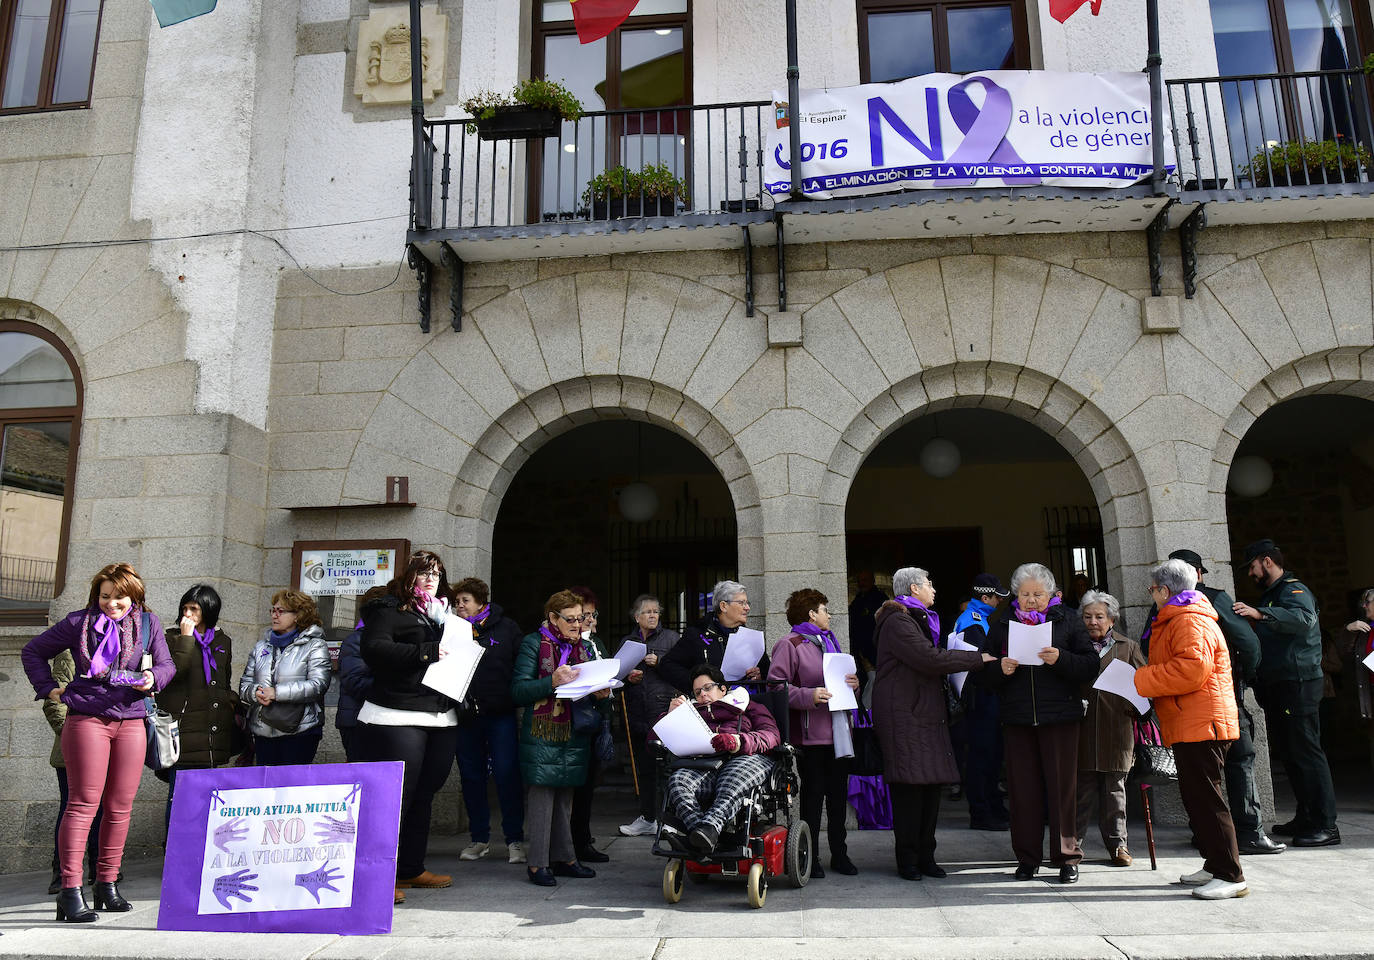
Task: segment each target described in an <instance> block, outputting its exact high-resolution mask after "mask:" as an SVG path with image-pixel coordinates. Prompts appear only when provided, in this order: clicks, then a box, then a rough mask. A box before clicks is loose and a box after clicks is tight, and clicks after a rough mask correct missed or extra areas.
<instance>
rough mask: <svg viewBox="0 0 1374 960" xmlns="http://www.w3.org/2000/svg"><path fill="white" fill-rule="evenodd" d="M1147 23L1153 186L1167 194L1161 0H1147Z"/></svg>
mask: <svg viewBox="0 0 1374 960" xmlns="http://www.w3.org/2000/svg"><path fill="white" fill-rule="evenodd" d="M1145 23H1146V33H1147V36H1148V45H1149V51H1148V53H1147V55H1146V57H1145V69H1146V70H1148V71H1149V74H1150V142H1151V144H1152V145H1153V147H1154V156H1153V163H1154V169H1153V170H1152V171H1151V172H1150V190H1151V191H1152V192H1153V193H1154V195H1155V196H1157V197H1158V196H1163V195H1164V71H1163V67H1162V64H1163V63H1164V58H1163V57H1162V56H1161V55H1160V52H1159V0H1145Z"/></svg>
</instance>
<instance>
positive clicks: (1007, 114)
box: [943, 77, 1040, 187]
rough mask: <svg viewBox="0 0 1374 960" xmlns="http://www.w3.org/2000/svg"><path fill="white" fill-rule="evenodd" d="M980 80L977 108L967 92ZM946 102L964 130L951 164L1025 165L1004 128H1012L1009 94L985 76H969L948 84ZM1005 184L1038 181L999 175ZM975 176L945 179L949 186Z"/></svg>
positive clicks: (965, 184)
mask: <svg viewBox="0 0 1374 960" xmlns="http://www.w3.org/2000/svg"><path fill="white" fill-rule="evenodd" d="M975 83H976V84H979V85H980V86H982V88H983V93H984V96H983V106H982V107H981V108H980V107H978V106H976V105H975V104H974V102H973V98H972V97H970V96H969V95H968V87H970V86H971V85H973V84H975ZM946 96H947V98H948V102H949V116H950V119H952V120H953V121H954V123H955V125H956V126H957V127H958V128H959V129H960V130H961V131H962V132H963V134H964V141H963V143H961V144H959V149H957V150H955V151H954V154H953V155H952V156H951V157H950V158H949V159H948V161H947V162H948V163H951V164H977V163H1000V164H1017V165H1024V164H1025V162H1026V161H1024V160H1022V159H1021V157H1020V155H1018V154H1017V152H1016V150H1015V149H1014V148H1013V147H1012V145H1011V144H1010V143H1008V142H1007V139H1006V137H1007V130H1009V129H1010V128H1011V118H1012V105H1011V94H1010V93H1008V92H1007V91H1006V90H1004V89H1003V88H1002V87H999V86H998V85H997V84H996V83H994V82H992V81H991V80H989V79H988V78H987V77H969V78H968V79H967V80H965V81H964V82H963V83H960V84H958V85H956V86H953V87H951V88H950V90H949V93H948V94H947V95H946ZM999 179H1001V180H1002V181H1003V182H1004V183H1006V184H1007V186H1012V187H1016V186H1033V185H1035V184H1038V183H1039V182H1040V178H1039V177H1034V176H1008V177H1001V178H999ZM977 180H978V178H977V177H968V178H966V179H959V180H945V181H943V185H945V186H949V187H971V186H973V185H974V183H976V182H977Z"/></svg>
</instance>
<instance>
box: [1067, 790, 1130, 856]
mask: <svg viewBox="0 0 1374 960" xmlns="http://www.w3.org/2000/svg"><path fill="white" fill-rule="evenodd" d="M1094 807H1096V808H1097V825H1098V828H1099V829H1100V830H1101V831H1102V842H1103V844H1105V845H1106V847H1107V855H1108V856H1111V855H1112V854H1114V853H1115V852H1116V848H1117V847H1124V846H1125V845H1126V771H1124V770H1122V771H1109V772H1106V773H1102V772H1098V771H1095V770H1079V771H1078V818H1077V819H1078V842H1079V843H1080V844H1081V843H1082V842H1083V840H1084V839H1086V838H1087V835H1088V821H1089V820H1091V819H1092V815H1093V808H1094Z"/></svg>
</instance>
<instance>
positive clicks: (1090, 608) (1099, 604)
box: [1077, 590, 1145, 867]
mask: <svg viewBox="0 0 1374 960" xmlns="http://www.w3.org/2000/svg"><path fill="white" fill-rule="evenodd" d="M1078 613H1079V616H1081V617H1082V618H1083V626H1085V627H1086V628H1087V630H1088V639H1089V640H1090V641H1092V645H1093V649H1094V650H1095V651H1096V652H1097V663H1098V671H1097V672H1098V674H1099V675H1101V673H1102V672H1103V671H1104V670H1106V669H1107V666H1108V665H1109V664H1111V663H1115V662H1118V661H1119V662H1121V663H1124V664H1126V665H1128V666H1130V667H1132V668H1138V667H1143V666H1145V654H1144V653H1142V652H1141V650H1140V644H1138V643H1136V642H1135V641H1134V640H1131V639H1128V638H1127V637H1125V636H1123V635H1122V634H1120V633H1117V632H1116V621H1117V618H1118V617H1119V616H1120V615H1121V605H1120V604H1119V603H1118V602H1117V599H1116V597H1114V596H1112V595H1111V594H1110V593H1101V592H1099V591H1097V590H1089V591H1088V592H1087V593H1085V594H1083V596H1082V598H1081V599H1080V600H1079V607H1078ZM1084 699H1086V700H1087V701H1088V713H1087V716H1085V717H1084V718H1083V725H1082V727H1081V728H1080V730H1079V735H1078V820H1077V824H1078V830H1077V834H1078V844H1079V846H1080V847H1081V846H1082V845H1083V840H1084V838H1085V837H1087V835H1088V820H1089V819H1090V818H1091V817H1092V813H1093V808H1094V807H1096V808H1097V810H1098V827H1099V829H1100V830H1101V831H1102V842H1103V843H1104V844H1105V845H1106V847H1107V853H1108V855H1109V856H1110V857H1111V862H1112V866H1114V867H1129V866H1130V865H1131V852H1130V850H1129V849H1128V848H1127V846H1126V774H1127V773H1129V772H1130V769H1131V763H1132V761H1134V759H1135V738H1134V736H1133V735H1132V729H1131V721H1132V720H1133V719H1134V718H1135V717H1136V711H1135V707H1134V706H1132V705H1131V703H1130V701H1128V700H1127V699H1126V698H1125V697H1121V696H1117V695H1116V694H1115V693H1107V692H1105V691H1103V690H1099V689H1097V688H1096V687H1089V688H1088V689H1087V690H1085V691H1084Z"/></svg>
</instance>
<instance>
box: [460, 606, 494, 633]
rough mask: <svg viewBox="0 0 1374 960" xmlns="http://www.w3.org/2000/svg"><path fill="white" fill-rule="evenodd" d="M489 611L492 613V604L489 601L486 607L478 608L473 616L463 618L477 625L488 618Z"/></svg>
mask: <svg viewBox="0 0 1374 960" xmlns="http://www.w3.org/2000/svg"><path fill="white" fill-rule="evenodd" d="M489 613H491V604H489V603H488V604H486V605H485V606H484V607H482V609H481V610H478V611H477V612H476V613H474V614H473V615H472V616H470V617H464V618H463V619H464V620H466V621H467V622H468V623H470V624H472V625H473V626H474V627H475V626H477V625H478V624H479V623H481V622H482V621H483V620H485V619H486V618H487V614H489Z"/></svg>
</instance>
